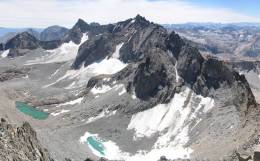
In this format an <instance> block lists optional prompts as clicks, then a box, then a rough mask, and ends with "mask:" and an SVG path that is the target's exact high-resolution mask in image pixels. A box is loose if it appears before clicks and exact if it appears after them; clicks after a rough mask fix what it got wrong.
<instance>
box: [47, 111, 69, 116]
mask: <svg viewBox="0 0 260 161" xmlns="http://www.w3.org/2000/svg"><path fill="white" fill-rule="evenodd" d="M67 112H70V110H61V111H60V112H52V113H51V115H52V116H58V115H60V114H62V113H67Z"/></svg>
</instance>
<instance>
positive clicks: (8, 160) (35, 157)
mask: <svg viewBox="0 0 260 161" xmlns="http://www.w3.org/2000/svg"><path fill="white" fill-rule="evenodd" d="M0 160H2V161H21V160H22V161H53V160H52V159H51V158H50V155H49V153H48V152H47V150H46V149H44V148H42V147H41V145H40V143H39V141H38V140H37V136H36V132H35V131H34V130H33V129H32V127H31V126H30V125H29V123H24V124H23V125H22V126H21V127H14V126H13V125H11V124H8V123H7V122H6V120H5V119H1V122H0Z"/></svg>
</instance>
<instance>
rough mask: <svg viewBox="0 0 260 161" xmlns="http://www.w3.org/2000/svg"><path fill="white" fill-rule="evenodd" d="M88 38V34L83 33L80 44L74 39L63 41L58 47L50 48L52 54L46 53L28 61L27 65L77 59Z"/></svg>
mask: <svg viewBox="0 0 260 161" xmlns="http://www.w3.org/2000/svg"><path fill="white" fill-rule="evenodd" d="M87 40H88V35H87V34H83V37H82V38H81V42H80V44H75V43H74V42H73V41H70V42H68V43H63V44H62V45H61V46H60V47H59V48H57V49H53V50H48V52H49V53H50V54H48V55H44V56H42V57H40V58H36V59H35V60H29V61H27V62H26V64H25V65H33V64H45V63H55V62H66V61H69V60H72V59H75V57H76V56H77V53H78V49H79V46H80V45H81V44H82V43H84V42H85V41H87Z"/></svg>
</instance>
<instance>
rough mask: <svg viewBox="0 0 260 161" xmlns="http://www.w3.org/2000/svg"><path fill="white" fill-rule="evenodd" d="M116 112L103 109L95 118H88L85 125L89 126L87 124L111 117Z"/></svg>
mask: <svg viewBox="0 0 260 161" xmlns="http://www.w3.org/2000/svg"><path fill="white" fill-rule="evenodd" d="M116 112H117V111H116V110H115V111H109V110H108V109H105V110H103V111H102V112H101V113H100V114H98V115H97V116H95V117H90V118H89V119H88V121H87V122H86V123H87V124H89V123H91V122H94V121H96V120H99V119H101V118H104V117H110V116H112V115H115V114H116Z"/></svg>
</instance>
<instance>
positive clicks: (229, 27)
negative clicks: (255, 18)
mask: <svg viewBox="0 0 260 161" xmlns="http://www.w3.org/2000/svg"><path fill="white" fill-rule="evenodd" d="M165 27H166V28H167V29H168V30H169V32H170V31H175V32H176V33H178V34H179V35H180V36H181V37H183V38H185V39H187V40H189V41H191V44H193V46H195V47H197V48H199V49H200V51H201V52H202V53H203V54H212V55H215V56H218V57H220V58H222V59H229V60H256V59H257V60H259V59H260V24H257V23H234V24H216V23H187V24H172V25H165Z"/></svg>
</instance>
